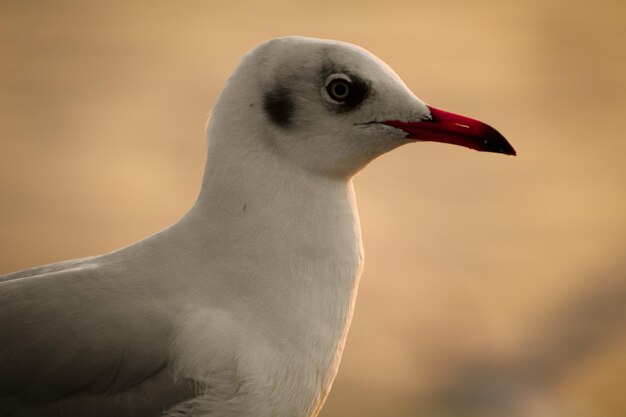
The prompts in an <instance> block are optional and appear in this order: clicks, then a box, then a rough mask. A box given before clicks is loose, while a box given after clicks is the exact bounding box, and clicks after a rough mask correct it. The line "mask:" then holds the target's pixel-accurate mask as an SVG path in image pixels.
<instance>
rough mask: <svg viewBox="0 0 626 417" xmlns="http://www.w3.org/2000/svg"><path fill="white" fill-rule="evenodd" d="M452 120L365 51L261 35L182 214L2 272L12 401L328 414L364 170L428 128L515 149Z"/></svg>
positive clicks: (356, 267)
mask: <svg viewBox="0 0 626 417" xmlns="http://www.w3.org/2000/svg"><path fill="white" fill-rule="evenodd" d="M341 80H343V81H341ZM436 115H442V117H441V120H437V117H435V116H436ZM449 116H454V115H450V114H447V113H444V112H441V111H437V110H436V109H433V108H430V107H428V106H426V105H425V104H424V103H422V102H421V101H420V100H418V99H417V98H416V97H415V96H414V95H413V94H412V93H411V92H410V91H409V90H408V89H407V88H406V86H405V85H404V84H403V83H402V81H401V80H400V79H399V78H398V77H397V76H396V75H395V74H394V73H393V71H391V70H390V69H389V68H388V67H387V66H386V65H385V64H384V63H382V62H381V61H379V60H378V59H377V58H375V57H374V56H372V55H371V54H369V53H368V52H366V51H364V50H363V49H361V48H358V47H356V46H353V45H349V44H346V43H341V42H336V41H325V40H318V39H308V38H301V37H287V38H280V39H275V40H271V41H268V42H265V43H263V44H261V45H260V46H258V47H257V48H255V49H254V50H253V51H251V52H250V53H249V54H248V55H246V56H245V57H244V58H243V60H242V62H241V64H240V65H239V67H238V68H237V70H236V71H235V72H234V74H233V75H232V77H231V79H230V80H229V82H228V84H227V86H226V87H225V89H224V91H223V92H222V94H221V95H220V98H219V100H218V102H217V105H216V106H215V108H214V111H213V114H212V117H211V121H210V124H209V128H208V137H209V149H208V159H207V167H206V171H205V175H204V181H203V184H202V189H201V192H200V195H199V197H198V200H197V202H196V204H195V205H194V206H193V208H192V209H191V210H190V211H189V212H188V213H187V214H186V215H185V216H184V217H183V218H182V219H181V220H179V221H178V222H177V223H175V224H174V225H172V226H171V227H169V228H167V229H165V230H163V231H161V232H159V233H157V234H155V235H153V236H151V237H149V238H147V239H145V240H143V241H140V242H138V243H136V244H134V245H131V246H128V247H126V248H123V249H120V250H118V251H115V252H112V253H108V254H105V255H101V256H95V257H91V258H85V259H78V260H73V261H67V262H62V263H58V264H53V265H47V266H42V267H38V268H33V269H29V270H25V271H21V272H16V273H13V274H9V275H6V276H4V277H2V278H0V329H1V333H0V411H1V412H0V414H1V415H2V416H5V415H9V416H116V417H123V416H129V417H130V416H133V417H136V416H138V417H140V416H159V415H163V416H178V415H185V416H211V417H225V416H240V417H252V416H254V417H266V416H267V417H269V416H280V417H290V416H293V417H308V416H315V415H316V414H317V412H318V411H319V409H320V407H321V405H322V403H323V401H324V399H325V397H326V395H327V394H328V391H329V390H330V387H331V384H332V381H333V379H334V377H335V374H336V372H337V367H338V363H339V359H340V357H341V352H342V349H343V345H344V341H345V337H346V333H347V329H348V326H349V323H350V318H351V315H352V310H353V306H354V299H355V295H356V289H357V284H358V277H359V275H360V271H361V267H362V261H363V250H362V246H361V236H360V230H359V220H358V214H357V211H356V205H355V200H354V192H353V188H352V183H351V177H352V176H353V175H354V174H355V173H356V172H357V171H358V170H360V169H361V168H362V167H364V166H365V165H366V164H367V163H368V162H369V161H371V160H372V159H374V158H375V157H377V156H378V155H380V154H382V153H384V152H387V151H389V150H392V149H394V148H396V147H398V146H400V145H402V144H405V143H408V142H411V141H413V139H418V140H419V139H423V140H438V141H445V142H451V143H457V144H462V145H465V146H470V144H473V146H470V147H474V148H476V149H479V150H486V151H494V152H502V153H512V152H513V151H512V148H510V145H508V143H507V142H506V140H504V138H502V137H501V136H498V135H496V134H495V133H493V132H495V131H494V130H493V129H491V128H489V129H491V130H488V131H481V132H479V134H475V136H476V135H478V136H476V137H474V136H471V135H470V134H469V133H466V132H464V131H461V132H460V133H459V132H456V133H455V132H454V131H453V128H452V127H450V126H444V125H443V122H444V121H446V120H447V119H446V120H444V119H445V117H449ZM459 120H460V119H459ZM467 120H471V119H467ZM440 122H441V123H440ZM446 122H447V121H446ZM472 122H475V121H472ZM476 123H477V126H479V127H480V128H484V125H482V124H480V125H478V122H476ZM457 124H459V123H457ZM422 126H424V127H428V129H426V130H424V129H423V127H422ZM432 128H435V130H434V132H435V133H433V129H432ZM461 129H465V128H461ZM457 130H458V127H457ZM424 132H426V133H424ZM428 132H430V133H428ZM496 133H497V132H496ZM420 134H423V135H424V136H423V137H420ZM428 135H430V136H428ZM446 135H447V136H446ZM455 135H456V136H455ZM464 135H465V136H464ZM459 137H463V138H464V139H463V140H466V141H467V143H459ZM468 143H470V144H468ZM481 143H482V144H481ZM507 146H508V147H509V148H510V149H509V148H507ZM481 147H482V148H481Z"/></svg>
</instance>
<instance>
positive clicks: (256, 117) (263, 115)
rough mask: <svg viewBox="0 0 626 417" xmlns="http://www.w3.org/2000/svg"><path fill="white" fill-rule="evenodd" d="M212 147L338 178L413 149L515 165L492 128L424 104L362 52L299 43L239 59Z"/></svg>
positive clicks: (270, 45)
mask: <svg viewBox="0 0 626 417" xmlns="http://www.w3.org/2000/svg"><path fill="white" fill-rule="evenodd" d="M223 132H230V134H229V135H223V134H222V133H223ZM220 136H228V138H220ZM213 137H215V140H216V141H231V142H232V141H235V140H238V141H240V142H241V144H243V145H244V146H254V147H257V146H263V147H264V148H266V149H267V150H269V151H270V152H271V153H273V154H275V155H278V156H279V157H280V158H281V159H282V160H284V161H287V162H288V163H290V164H293V165H296V166H298V167H300V168H303V169H306V170H307V171H311V172H313V173H315V174H320V175H325V176H340V177H350V176H352V175H354V174H355V173H356V172H358V171H359V170H360V169H361V168H363V167H364V166H365V165H366V164H367V163H369V162H370V161H371V160H373V159H374V158H376V157H377V156H379V155H381V154H383V153H385V152H388V151H390V150H392V149H394V148H396V147H398V146H401V145H404V144H407V143H412V142H420V141H435V142H443V143H449V144H454V145H461V146H465V147H467V148H471V149H475V150H478V151H484V152H496V153H502V154H507V155H515V150H514V149H513V147H512V146H511V145H510V144H509V142H507V140H506V139H505V138H504V137H503V136H502V135H501V134H500V133H499V132H498V131H496V130H495V129H494V128H492V127H491V126H489V125H487V124H485V123H482V122H480V121H477V120H474V119H471V118H468V117H464V116H460V115H456V114H453V113H450V112H445V111H442V110H439V109H436V108H434V107H432V106H429V105H427V104H425V103H424V102H423V101H421V100H420V99H418V98H417V97H416V96H415V95H414V94H413V93H412V92H411V90H410V89H409V88H408V87H407V86H406V85H405V84H404V83H403V82H402V80H401V79H400V78H399V77H398V76H397V75H396V73H395V72H394V71H393V70H392V69H391V68H390V67H389V66H387V65H386V64H385V63H384V62H382V61H381V60H380V59H378V58H377V57H376V56H374V55H372V54H371V53H369V52H368V51H366V50H364V49H363V48H360V47H358V46H355V45H352V44H349V43H345V42H339V41H334V40H323V39H314V38H305V37H297V36H289V37H283V38H277V39H272V40H269V41H267V42H264V43H262V44H260V45H259V46H257V47H256V48H254V49H253V50H252V51H251V52H250V53H248V54H247V55H246V56H245V57H244V58H243V59H242V61H241V63H240V65H239V67H238V68H237V69H236V70H235V72H234V73H233V75H232V76H231V78H230V80H229V82H228V84H227V86H226V87H225V89H224V90H223V92H222V94H221V95H220V98H219V100H218V103H217V105H216V107H215V109H214V110H213V116H212V119H211V122H210V124H209V138H210V146H211V141H212V140H214V139H213ZM210 149H211V148H209V151H210Z"/></svg>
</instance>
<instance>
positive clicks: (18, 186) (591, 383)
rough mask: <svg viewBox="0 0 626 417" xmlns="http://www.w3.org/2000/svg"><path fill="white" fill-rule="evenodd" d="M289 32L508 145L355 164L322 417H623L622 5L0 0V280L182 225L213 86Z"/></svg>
mask: <svg viewBox="0 0 626 417" xmlns="http://www.w3.org/2000/svg"><path fill="white" fill-rule="evenodd" d="M287 34H300V35H307V36H316V37H324V38H335V39H341V40H345V41H349V42H353V43H356V44H359V45H361V46H363V47H365V48H366V49H369V50H370V51H372V52H373V53H374V54H376V55H378V56H379V57H380V58H382V59H383V60H384V61H386V62H387V63H388V64H389V65H390V66H392V67H393V68H394V69H395V70H396V72H398V74H399V75H400V76H401V77H402V78H403V79H404V80H405V82H406V83H407V85H408V86H409V87H410V88H411V89H412V90H413V91H414V92H415V93H416V94H417V95H418V96H419V97H420V98H422V99H423V100H425V101H426V102H428V103H430V104H432V105H434V106H437V107H440V108H444V109H448V110H450V111H454V112H457V113H461V114H466V115H469V116H473V117H476V118H478V119H481V120H484V121H487V122H489V123H490V124H492V125H494V126H496V127H497V128H498V129H499V130H500V131H501V132H503V133H504V134H505V136H507V137H508V138H509V140H510V141H511V143H512V144H513V145H514V146H515V148H516V149H517V151H518V155H519V156H517V157H515V158H513V157H505V156H502V155H495V154H484V153H478V152H473V151H470V150H467V149H463V148H459V147H452V146H444V145H441V144H433V143H421V144H415V145H411V146H406V147H404V148H401V149H399V150H396V151H395V152H393V153H391V154H388V155H385V156H384V157H382V158H380V159H379V160H377V161H375V162H374V163H372V164H371V165H370V166H369V167H368V168H367V169H366V170H365V171H364V172H362V173H361V174H359V176H358V177H357V178H356V180H355V183H356V189H357V196H358V202H359V207H360V213H361V221H362V227H363V233H364V244H365V250H366V267H365V273H364V276H363V279H362V281H361V282H362V284H361V289H360V294H359V299H358V302H357V308H356V313H355V317H354V322H353V325H352V329H351V333H350V337H349V339H348V343H347V348H346V351H345V354H344V359H343V362H342V367H341V370H340V373H339V376H338V378H337V380H336V382H335V386H334V389H333V392H332V393H331V396H330V398H329V400H328V402H327V405H326V407H325V408H324V410H323V412H322V414H321V415H322V417H337V416H342V417H349V416H359V417H379V416H386V417H387V416H391V417H403V416H428V417H439V416H441V417H448V416H449V417H473V416H476V417H490V416H494V417H495V416H507V417H518V416H519V417H552V416H568V417H571V416H573V417H577V416H580V417H619V416H624V415H626V260H625V259H624V258H625V255H626V224H625V223H626V168H625V162H626V140H625V139H626V137H625V133H624V132H625V131H626V127H625V121H626V2H623V1H608V0H598V1H595V2H593V3H591V2H587V1H579V0H574V1H538V0H537V1H535V0H530V1H520V2H510V1H497V0H484V1H459V0H445V1H408V0H407V1H395V2H383V1H366V0H359V1H342V2H339V1H326V0H317V1H309V2H298V1H272V2H251V1H217V0H216V1H185V2H173V1H162V0H157V1H151V2H140V1H109V2H92V1H63V0H57V1H28V0H26V1H8V0H2V1H0V141H1V142H0V144H1V145H0V146H1V147H0V245H1V250H0V273H6V272H10V271H13V270H17V269H21V268H25V267H29V266H34V265H37V264H42V263H49V262H54V261H58V260H62V259H68V258H75V257H81V256H87V255H92V254H98V253H102V252H106V251H110V250H113V249H115V248H118V247H120V246H122V245H126V244H129V243H132V242H134V241H136V240H139V239H141V238H143V237H144V236H146V235H148V234H151V233H153V232H154V231H156V230H158V229H160V228H163V227H165V226H167V225H168V224H170V223H172V222H173V221H175V220H176V219H177V218H178V217H179V216H181V215H182V214H183V213H184V212H185V211H186V210H187V209H188V208H189V207H190V206H191V204H192V203H193V201H194V199H195V197H196V195H197V192H198V188H199V185H200V180H201V175H202V171H203V164H204V160H205V138H204V132H203V129H204V125H205V120H206V117H207V114H208V112H209V110H210V108H211V106H212V105H213V103H214V102H215V99H216V96H217V94H218V92H219V91H220V89H221V88H222V86H223V85H224V82H225V80H226V78H227V77H228V74H229V73H230V72H231V71H232V70H233V68H234V67H235V66H236V65H237V62H238V60H239V58H240V56H241V55H243V54H244V53H245V52H247V51H248V50H249V49H250V48H252V47H253V46H254V45H255V44H257V43H259V42H261V41H263V40H265V39H267V38H271V37H275V36H281V35H287ZM0 331H1V330H0Z"/></svg>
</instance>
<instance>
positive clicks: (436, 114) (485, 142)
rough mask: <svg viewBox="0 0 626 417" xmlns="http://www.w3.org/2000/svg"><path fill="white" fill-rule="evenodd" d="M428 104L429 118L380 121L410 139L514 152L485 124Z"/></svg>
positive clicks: (482, 149) (486, 150)
mask: <svg viewBox="0 0 626 417" xmlns="http://www.w3.org/2000/svg"><path fill="white" fill-rule="evenodd" d="M428 108H429V109H430V114H431V115H432V119H431V120H423V121H419V122H401V121H399V120H388V121H385V122H382V123H384V124H386V125H389V126H393V127H395V128H397V129H402V130H404V131H405V132H406V133H407V134H408V135H407V138H410V139H416V140H424V141H432V142H443V143H451V144H453V145H460V146H465V147H467V148H470V149H475V150H477V151H481V152H496V153H503V154H505V155H515V154H516V153H515V149H513V147H512V146H511V144H510V143H509V142H508V141H507V140H506V139H505V138H504V136H502V135H501V134H500V132H498V131H497V130H496V129H494V128H493V127H491V126H489V125H488V124H486V123H483V122H479V121H478V120H474V119H470V118H469V117H465V116H460V115H458V114H454V113H449V112H447V111H443V110H439V109H436V108H434V107H431V106H428Z"/></svg>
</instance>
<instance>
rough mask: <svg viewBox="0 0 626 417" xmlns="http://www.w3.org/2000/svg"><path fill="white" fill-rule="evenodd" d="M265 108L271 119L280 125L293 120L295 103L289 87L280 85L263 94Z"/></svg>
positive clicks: (286, 124) (282, 125)
mask: <svg viewBox="0 0 626 417" xmlns="http://www.w3.org/2000/svg"><path fill="white" fill-rule="evenodd" d="M263 110H264V111H265V114H267V116H268V117H269V119H270V120H271V121H272V122H274V123H275V124H277V125H278V126H280V127H289V126H290V125H291V124H292V122H293V114H294V111H295V105H294V102H293V99H292V98H291V94H290V93H289V90H287V88H285V87H283V86H281V85H278V86H276V87H274V88H273V89H272V90H270V91H267V92H266V93H265V95H264V96H263Z"/></svg>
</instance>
